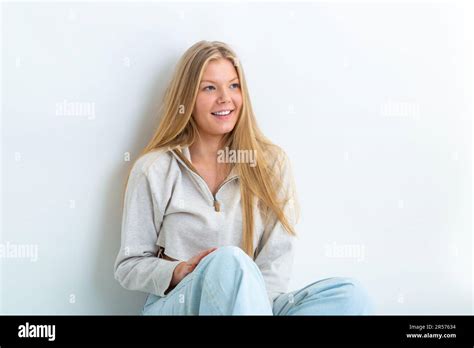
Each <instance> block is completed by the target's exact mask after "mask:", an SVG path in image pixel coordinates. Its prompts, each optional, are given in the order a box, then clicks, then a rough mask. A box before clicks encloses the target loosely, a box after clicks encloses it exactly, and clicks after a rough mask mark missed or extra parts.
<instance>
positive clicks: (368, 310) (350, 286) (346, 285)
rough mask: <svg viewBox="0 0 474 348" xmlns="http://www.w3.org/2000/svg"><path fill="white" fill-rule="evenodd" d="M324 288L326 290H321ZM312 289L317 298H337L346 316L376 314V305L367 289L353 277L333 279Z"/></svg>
mask: <svg viewBox="0 0 474 348" xmlns="http://www.w3.org/2000/svg"><path fill="white" fill-rule="evenodd" d="M321 286H323V289H324V290H321ZM311 288H312V289H314V290H313V291H311V290H310V292H314V294H315V295H316V296H318V297H319V296H320V294H321V292H324V293H326V294H325V295H321V297H334V298H335V299H336V298H337V301H338V304H339V306H341V308H340V310H341V313H346V314H354V315H360V314H374V305H373V302H372V299H371V297H370V295H369V293H368V291H367V289H366V288H365V287H364V286H363V285H362V283H361V282H360V281H359V280H358V279H356V278H352V277H332V278H326V279H323V280H322V281H318V282H315V283H313V284H312V285H311Z"/></svg>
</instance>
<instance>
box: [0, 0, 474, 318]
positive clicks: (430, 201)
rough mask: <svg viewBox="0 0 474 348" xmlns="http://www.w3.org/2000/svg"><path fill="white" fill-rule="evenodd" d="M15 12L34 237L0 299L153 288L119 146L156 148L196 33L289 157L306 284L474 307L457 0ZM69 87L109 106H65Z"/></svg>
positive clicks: (399, 309)
mask: <svg viewBox="0 0 474 348" xmlns="http://www.w3.org/2000/svg"><path fill="white" fill-rule="evenodd" d="M2 7H3V11H2V12H3V15H2V22H3V23H2V31H3V32H2V51H1V58H2V94H1V95H2V106H3V109H2V111H3V113H2V141H1V144H2V171H1V172H2V173H1V174H2V199H3V220H2V236H1V237H2V239H1V242H2V245H3V246H4V248H5V247H6V245H7V244H6V243H7V242H8V243H10V247H11V246H12V245H16V246H27V245H32V246H33V248H35V247H36V248H37V254H36V256H37V260H36V261H35V260H34V259H33V260H32V259H31V258H29V257H23V258H15V257H13V256H12V255H11V254H10V255H4V256H3V257H2V258H1V259H0V261H1V283H0V284H1V291H2V296H1V299H2V306H1V311H0V312H1V313H2V314H137V313H138V312H139V310H140V309H141V308H140V307H141V305H142V303H143V301H144V299H145V294H144V293H139V292H130V291H127V290H124V289H122V288H121V287H120V286H119V284H118V283H117V282H116V281H115V280H114V278H113V262H114V260H115V256H116V254H117V251H118V248H119V237H120V224H121V195H122V190H123V183H124V180H125V177H126V174H127V171H128V169H129V167H130V165H131V161H130V162H129V161H124V153H126V152H129V153H130V154H131V159H134V158H135V157H136V155H137V154H138V152H139V151H140V149H141V148H142V147H143V146H144V145H145V144H146V143H147V141H148V139H149V137H150V136H151V134H152V132H153V128H154V127H155V126H156V109H157V106H158V105H159V102H160V98H161V96H162V93H163V91H164V88H165V86H166V83H167V82H168V80H169V78H170V76H171V72H172V68H173V67H174V64H175V63H176V61H177V59H178V58H179V57H180V55H181V54H182V53H183V52H184V51H185V50H186V49H187V48H188V47H189V46H190V45H192V44H193V43H195V42H196V41H198V40H201V39H207V40H221V41H225V42H227V43H229V44H230V45H231V46H233V47H234V48H235V49H236V51H237V52H238V53H239V54H240V58H241V62H242V64H243V67H244V69H245V71H246V76H247V78H248V81H249V85H250V93H251V96H252V98H253V103H254V108H255V111H256V114H257V117H258V119H259V122H260V124H261V126H262V128H263V129H264V131H265V132H266V134H267V135H268V136H269V137H270V138H271V139H273V140H274V141H275V142H276V143H278V144H280V145H281V146H283V147H284V148H285V149H286V151H287V153H288V154H289V155H290V158H291V159H292V162H293V167H294V172H295V175H296V180H297V185H298V191H299V197H300V203H301V207H302V219H301V223H300V225H299V226H298V231H299V233H300V240H299V243H298V254H297V257H296V264H295V270H294V278H293V280H292V283H291V289H297V288H299V287H302V286H304V285H306V284H307V283H309V282H312V281H316V280H318V279H321V278H325V277H331V276H353V277H356V278H359V279H360V280H361V281H362V282H363V283H364V284H366V287H367V288H368V290H369V291H370V292H371V293H372V294H373V297H374V300H375V303H376V305H377V309H378V313H381V314H394V313H399V314H402V313H405V314H421V313H423V314H434V313H436V314H466V313H472V310H473V307H472V303H473V297H472V296H473V295H472V280H473V277H472V261H473V259H472V248H473V244H472V222H471V216H472V201H471V198H472V186H471V174H472V167H471V165H472V148H471V146H472V145H471V142H472V138H471V137H472V97H471V96H472V90H473V89H472V62H473V56H472V41H471V38H470V37H468V36H467V32H468V31H467V30H468V28H467V26H468V24H467V19H468V18H467V16H468V12H467V11H466V7H465V6H464V5H463V4H462V3H461V2H449V3H444V2H437V3H435V4H430V3H428V2H423V3H419V4H410V3H406V2H405V3H404V2H402V3H398V4H397V3H395V2H384V3H381V4H380V3H376V2H365V3H361V4H355V3H353V4H347V3H336V4H330V3H328V2H319V3H299V4H292V3H284V2H279V3H273V4H272V3H251V4H239V3H221V2H218V3H198V2H194V3H153V2H146V3H140V4H135V3H127V2H120V3H99V2H97V3H94V2H88V3H79V4H78V3H74V4H71V3H63V2H57V3H42V4H31V3H6V4H3V5H2ZM471 29H472V27H471ZM64 100H66V101H68V102H80V103H83V105H90V106H93V107H94V109H93V111H94V113H93V114H92V113H91V114H82V115H81V114H77V115H75V116H65V115H60V113H59V114H58V111H57V104H58V103H62V102H63V101H64ZM88 103H90V104H88ZM10 250H11V249H10ZM31 250H33V254H29V255H34V249H31Z"/></svg>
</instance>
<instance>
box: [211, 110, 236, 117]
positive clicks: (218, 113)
mask: <svg viewBox="0 0 474 348" xmlns="http://www.w3.org/2000/svg"><path fill="white" fill-rule="evenodd" d="M230 112H231V110H225V111H219V112H212V114H213V115H218V116H225V115H228V114H230Z"/></svg>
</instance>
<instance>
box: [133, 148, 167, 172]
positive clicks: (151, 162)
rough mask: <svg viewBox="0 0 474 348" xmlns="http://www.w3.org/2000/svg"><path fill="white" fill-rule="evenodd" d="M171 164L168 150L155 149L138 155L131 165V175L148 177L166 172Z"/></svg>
mask: <svg viewBox="0 0 474 348" xmlns="http://www.w3.org/2000/svg"><path fill="white" fill-rule="evenodd" d="M172 162H173V156H172V154H171V152H170V151H169V150H168V149H157V150H152V151H150V152H147V153H145V154H142V155H140V156H139V157H138V158H137V159H136V160H135V163H134V164H133V167H132V173H133V174H145V175H150V174H153V173H157V172H162V171H163V172H166V171H167V170H169V168H170V166H171V165H172Z"/></svg>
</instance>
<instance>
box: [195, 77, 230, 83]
mask: <svg viewBox="0 0 474 348" xmlns="http://www.w3.org/2000/svg"><path fill="white" fill-rule="evenodd" d="M234 80H238V77H237V76H236V77H234V78H233V79H232V80H230V81H229V82H232V81H234ZM203 82H211V83H216V82H215V81H212V80H202V81H201V83H203Z"/></svg>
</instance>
